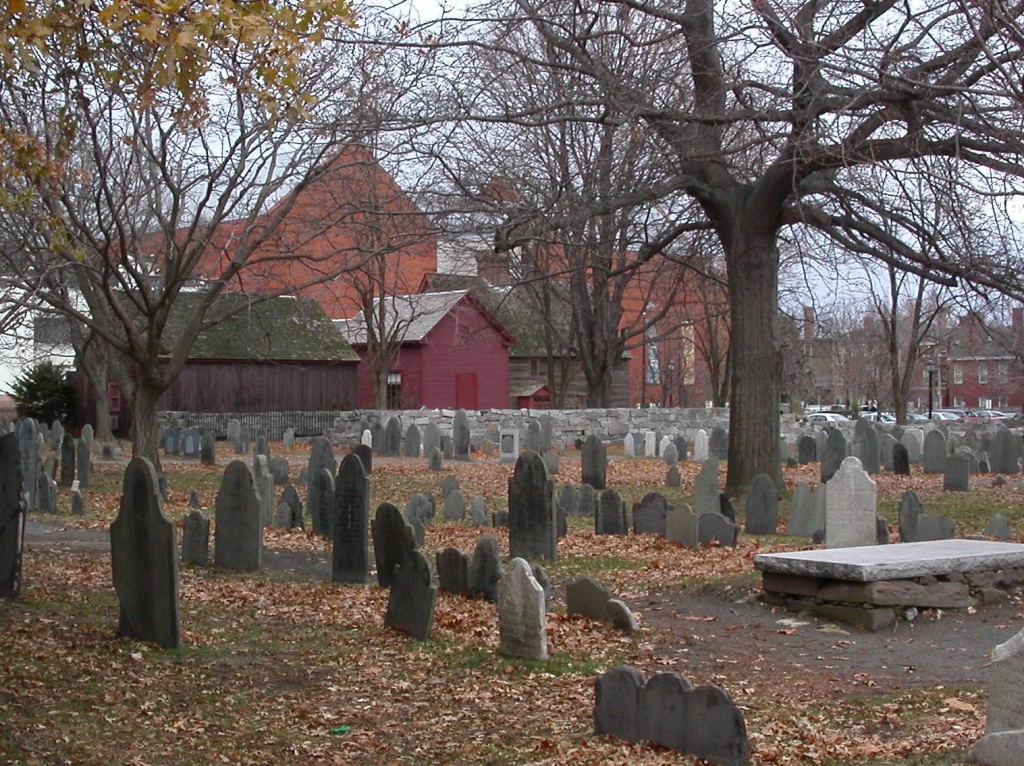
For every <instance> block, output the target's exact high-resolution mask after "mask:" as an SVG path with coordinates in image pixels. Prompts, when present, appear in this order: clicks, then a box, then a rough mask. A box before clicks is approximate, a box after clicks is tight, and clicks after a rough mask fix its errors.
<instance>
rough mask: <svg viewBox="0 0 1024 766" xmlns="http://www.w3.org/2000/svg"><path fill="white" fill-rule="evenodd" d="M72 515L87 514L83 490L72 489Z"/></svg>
mask: <svg viewBox="0 0 1024 766" xmlns="http://www.w3.org/2000/svg"><path fill="white" fill-rule="evenodd" d="M71 515H72V516H84V515H85V498H84V497H82V492H81V490H78V489H72V490H71Z"/></svg>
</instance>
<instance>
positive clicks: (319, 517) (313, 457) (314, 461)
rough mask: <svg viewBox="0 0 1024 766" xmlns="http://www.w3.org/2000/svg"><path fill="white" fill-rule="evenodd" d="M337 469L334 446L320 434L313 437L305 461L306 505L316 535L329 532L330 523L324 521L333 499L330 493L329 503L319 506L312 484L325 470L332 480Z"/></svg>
mask: <svg viewBox="0 0 1024 766" xmlns="http://www.w3.org/2000/svg"><path fill="white" fill-rule="evenodd" d="M337 470H338V464H337V462H336V461H335V459H334V448H333V447H332V446H331V443H330V442H329V441H328V440H327V439H325V438H324V437H322V436H317V437H315V438H314V439H313V440H312V441H310V443H309V460H308V461H307V462H306V507H308V508H309V512H310V513H311V514H312V516H313V531H314V532H315V533H316V534H318V535H329V533H330V523H329V522H327V523H324V522H326V520H327V519H328V518H329V517H330V510H329V508H333V507H334V505H333V504H334V499H333V495H332V497H331V505H330V506H328V508H321V507H320V505H319V498H317V497H316V494H317V493H316V487H315V486H314V485H315V484H316V483H317V482H319V481H321V479H320V472H321V471H327V472H328V473H329V474H330V476H331V479H332V482H333V478H334V474H335V473H336V472H337ZM321 489H323V487H321ZM332 492H333V490H332Z"/></svg>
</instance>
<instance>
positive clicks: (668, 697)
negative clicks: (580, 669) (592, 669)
mask: <svg viewBox="0 0 1024 766" xmlns="http://www.w3.org/2000/svg"><path fill="white" fill-rule="evenodd" d="M594 687H595V698H596V704H595V706H594V733H595V734H599V735H610V736H613V737H618V738H620V739H624V740H626V741H627V742H651V743H653V744H656V745H660V746H662V747H666V748H668V749H670V750H674V751H676V752H678V753H683V754H686V755H694V756H697V757H698V758H703V759H705V760H707V761H711V762H712V763H716V764H720V766H743V765H744V764H746V763H748V762H749V760H750V741H749V739H748V737H747V729H746V724H745V723H744V721H743V713H742V712H741V711H740V709H739V707H738V706H737V705H736V704H735V703H734V702H733V701H732V699H731V698H730V697H729V695H728V694H726V692H725V691H723V690H722V689H720V688H719V687H717V686H698V687H696V688H694V686H693V685H692V684H691V683H690V682H689V681H687V680H686V679H685V678H683V677H682V676H681V675H679V674H678V673H672V672H669V673H658V674H657V675H654V676H651V678H650V679H645V678H644V676H643V674H642V673H641V672H640V671H639V670H637V669H636V668H632V667H628V666H624V665H620V666H618V667H614V668H612V669H611V670H609V671H608V672H606V673H603V674H601V675H599V676H598V677H597V680H596V682H595V685H594Z"/></svg>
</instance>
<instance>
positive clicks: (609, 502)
mask: <svg viewBox="0 0 1024 766" xmlns="http://www.w3.org/2000/svg"><path fill="white" fill-rule="evenodd" d="M628 531H629V527H628V525H627V523H626V501H625V500H623V499H622V495H620V494H619V493H618V491H617V490H615V489H606V490H604V491H603V492H602V493H601V494H600V495H599V496H598V499H597V512H596V513H595V514H594V534H596V535H624V534H626V533H627V532H628Z"/></svg>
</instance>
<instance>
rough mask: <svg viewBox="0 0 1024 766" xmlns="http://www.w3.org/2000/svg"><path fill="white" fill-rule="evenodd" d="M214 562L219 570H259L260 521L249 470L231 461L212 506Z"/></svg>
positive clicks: (260, 552) (254, 489)
mask: <svg viewBox="0 0 1024 766" xmlns="http://www.w3.org/2000/svg"><path fill="white" fill-rule="evenodd" d="M214 508H215V511H214V514H215V519H216V524H215V526H214V536H213V552H214V561H215V563H216V564H217V566H218V567H219V568H220V569H238V570H242V571H246V572H252V571H257V570H259V568H260V566H261V562H262V557H263V522H262V519H261V517H260V500H259V492H258V490H257V488H256V479H255V477H254V476H253V474H252V470H251V469H250V468H249V466H247V465H246V464H245V463H243V462H242V461H241V460H233V461H232V462H231V463H229V464H228V467H227V468H226V469H225V471H224V478H223V479H222V480H221V483H220V489H219V490H218V492H217V500H216V503H215V506H214Z"/></svg>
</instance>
